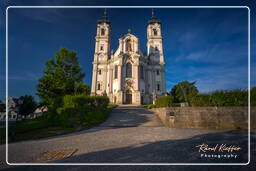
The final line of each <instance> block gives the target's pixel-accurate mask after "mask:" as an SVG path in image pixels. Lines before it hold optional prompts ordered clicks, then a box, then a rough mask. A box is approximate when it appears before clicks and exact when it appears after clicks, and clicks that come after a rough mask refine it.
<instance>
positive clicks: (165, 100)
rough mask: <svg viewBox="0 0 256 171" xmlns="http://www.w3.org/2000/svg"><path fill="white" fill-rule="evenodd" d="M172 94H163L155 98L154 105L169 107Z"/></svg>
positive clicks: (171, 104)
mask: <svg viewBox="0 0 256 171" xmlns="http://www.w3.org/2000/svg"><path fill="white" fill-rule="evenodd" d="M173 101H174V100H173V96H163V97H159V98H157V99H156V105H155V106H156V107H170V106H173V105H174V103H173Z"/></svg>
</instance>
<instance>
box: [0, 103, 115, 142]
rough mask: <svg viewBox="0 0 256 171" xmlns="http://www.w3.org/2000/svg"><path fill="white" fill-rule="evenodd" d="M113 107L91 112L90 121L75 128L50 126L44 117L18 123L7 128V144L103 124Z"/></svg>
mask: <svg viewBox="0 0 256 171" xmlns="http://www.w3.org/2000/svg"><path fill="white" fill-rule="evenodd" d="M115 107H117V105H115V104H109V105H108V106H107V108H106V109H104V110H101V113H100V114H97V115H95V112H91V113H90V114H89V115H91V116H90V117H89V118H90V119H89V120H88V121H87V122H86V123H83V124H81V125H79V126H77V127H63V126H58V125H54V126H52V125H51V124H50V123H49V122H47V121H46V120H45V119H43V117H44V116H41V117H38V118H35V119H31V120H24V121H20V122H18V123H17V124H16V125H12V126H9V129H8V132H9V136H8V140H9V143H10V142H18V141H24V140H34V139H40V138H46V137H51V136H56V135H63V134H68V133H72V132H76V131H81V130H85V129H89V128H91V127H93V126H96V125H98V124H100V123H102V122H104V121H105V120H106V119H107V117H108V114H109V113H110V111H111V110H112V109H113V108H115ZM5 131H6V129H5V128H0V144H3V143H5V140H6V138H5ZM14 132H15V133H14ZM13 134H15V136H13Z"/></svg>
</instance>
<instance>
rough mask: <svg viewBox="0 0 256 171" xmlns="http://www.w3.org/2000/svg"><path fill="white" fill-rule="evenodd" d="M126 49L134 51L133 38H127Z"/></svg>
mask: <svg viewBox="0 0 256 171" xmlns="http://www.w3.org/2000/svg"><path fill="white" fill-rule="evenodd" d="M125 45H126V51H127V52H130V51H132V44H131V40H130V39H127V40H126V44H125Z"/></svg>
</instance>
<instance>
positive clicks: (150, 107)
mask: <svg viewBox="0 0 256 171" xmlns="http://www.w3.org/2000/svg"><path fill="white" fill-rule="evenodd" d="M143 107H144V108H147V109H152V108H155V107H156V105H153V104H147V105H143Z"/></svg>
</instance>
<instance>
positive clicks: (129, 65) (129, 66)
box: [126, 63, 132, 78]
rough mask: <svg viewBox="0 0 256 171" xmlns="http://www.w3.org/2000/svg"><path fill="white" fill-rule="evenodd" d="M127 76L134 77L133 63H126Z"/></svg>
mask: <svg viewBox="0 0 256 171" xmlns="http://www.w3.org/2000/svg"><path fill="white" fill-rule="evenodd" d="M126 77H127V78H132V65H131V63H127V64H126Z"/></svg>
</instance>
